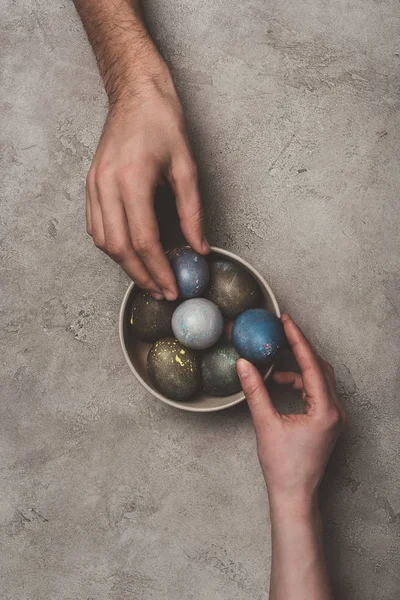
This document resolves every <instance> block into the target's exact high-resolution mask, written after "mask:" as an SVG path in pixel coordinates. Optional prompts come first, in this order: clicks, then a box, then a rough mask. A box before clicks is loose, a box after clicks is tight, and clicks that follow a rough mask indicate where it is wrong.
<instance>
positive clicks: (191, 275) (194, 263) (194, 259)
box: [168, 248, 209, 299]
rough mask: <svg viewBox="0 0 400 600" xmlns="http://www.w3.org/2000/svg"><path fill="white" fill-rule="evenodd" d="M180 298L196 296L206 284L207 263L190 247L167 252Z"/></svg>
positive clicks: (207, 278)
mask: <svg viewBox="0 0 400 600" xmlns="http://www.w3.org/2000/svg"><path fill="white" fill-rule="evenodd" d="M168 258H169V260H170V262H171V267H172V270H173V271H174V273H175V277H176V283H177V285H178V289H179V295H180V297H181V298H185V299H186V298H196V297H197V296H200V295H201V294H202V293H203V292H204V290H205V289H206V287H207V285H208V280H209V271H208V263H207V261H206V259H205V258H204V256H201V254H198V253H197V252H195V251H194V250H192V249H191V248H175V250H170V252H168Z"/></svg>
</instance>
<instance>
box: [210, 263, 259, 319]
mask: <svg viewBox="0 0 400 600" xmlns="http://www.w3.org/2000/svg"><path fill="white" fill-rule="evenodd" d="M205 297H206V298H208V299H209V300H211V301H212V302H214V303H215V304H216V305H217V306H219V308H220V309H221V311H222V314H223V315H224V316H225V317H227V318H228V319H235V318H236V317H237V316H238V315H239V314H240V313H242V312H243V311H245V310H248V309H249V308H253V307H254V306H256V305H257V303H258V302H259V301H260V298H261V292H260V288H259V286H258V284H257V282H256V280H255V279H254V278H253V277H252V276H251V275H250V273H249V272H248V271H246V269H245V268H244V267H242V266H241V265H239V264H237V263H235V262H233V261H230V260H226V259H222V260H221V259H212V260H210V284H209V287H208V289H207V292H206V293H205Z"/></svg>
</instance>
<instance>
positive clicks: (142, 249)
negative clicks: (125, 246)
mask: <svg viewBox="0 0 400 600" xmlns="http://www.w3.org/2000/svg"><path fill="white" fill-rule="evenodd" d="M154 246H155V242H154V240H150V239H147V238H138V239H136V240H133V247H134V249H135V250H136V252H137V253H138V254H139V255H140V256H148V255H149V254H150V253H151V252H152V249H153V248H154Z"/></svg>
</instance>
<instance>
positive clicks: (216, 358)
mask: <svg viewBox="0 0 400 600" xmlns="http://www.w3.org/2000/svg"><path fill="white" fill-rule="evenodd" d="M238 358H240V356H239V354H238V352H237V351H236V349H235V347H234V346H233V344H231V343H229V342H224V343H222V344H218V345H217V346H214V347H213V348H209V350H206V351H205V352H204V354H203V356H202V359H201V383H202V387H203V389H204V391H205V392H206V393H207V394H211V395H213V396H229V395H230V394H235V393H236V392H238V391H239V390H240V389H241V385H240V380H239V377H238V374H237V372H236V361H237V360H238Z"/></svg>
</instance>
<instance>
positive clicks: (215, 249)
mask: <svg viewBox="0 0 400 600" xmlns="http://www.w3.org/2000/svg"><path fill="white" fill-rule="evenodd" d="M210 251H211V252H216V253H217V254H220V255H223V256H225V257H227V258H231V259H232V260H234V261H236V262H238V263H240V264H242V265H243V266H244V267H245V268H246V269H247V270H248V271H250V272H251V273H252V274H253V275H254V276H255V277H256V279H257V280H258V281H259V282H260V283H261V284H262V286H264V287H265V289H266V290H267V292H268V295H269V297H270V299H271V302H272V304H273V306H274V309H275V313H276V315H277V317H280V316H281V311H280V309H279V305H278V302H277V300H276V298H275V294H274V293H273V291H272V289H271V288H270V286H269V285H268V283H267V282H266V281H265V279H264V277H263V276H262V275H260V273H259V272H258V271H257V270H256V269H255V268H254V267H253V266H252V265H251V264H249V263H248V262H247V261H246V260H245V259H243V258H241V257H240V256H237V254H234V253H233V252H230V251H229V250H224V249H223V248H219V247H218V246H210ZM134 287H137V286H136V283H135V282H134V281H132V282H131V283H130V285H129V286H128V288H127V289H126V291H125V294H124V297H123V299H122V303H121V308H120V311H119V326H118V330H119V339H120V343H121V348H122V352H123V354H124V356H125V360H126V362H127V363H128V365H129V368H130V370H131V371H132V373H133V374H134V375H135V377H136V379H137V380H138V381H139V382H140V383H141V384H142V386H143V387H144V388H145V389H146V390H147V391H148V392H149V393H150V394H151V395H152V396H153V397H155V398H158V400H161V402H164V404H168V405H169V406H173V407H174V408H178V409H180V410H184V411H186V412H195V413H210V412H218V411H220V410H225V409H227V408H231V407H232V406H235V405H236V404H240V402H243V400H245V395H244V393H242V394H241V396H240V397H239V398H236V399H235V400H232V401H231V402H229V403H228V404H224V405H223V406H214V407H212V408H204V407H203V408H202V407H196V406H189V405H187V404H185V403H184V402H175V401H174V400H170V399H169V398H167V397H166V396H164V395H163V394H161V393H160V392H158V391H157V390H155V389H153V388H152V387H151V386H149V384H148V383H147V382H146V381H145V380H144V379H143V377H142V376H141V375H140V373H139V372H138V371H137V369H136V368H135V366H134V365H133V363H132V361H131V359H130V357H129V354H128V351H127V348H126V344H125V339H124V317H125V309H126V305H127V303H128V300H129V298H130V295H131V293H132V290H133V288H134ZM273 369H274V363H272V365H271V366H270V367H269V369H268V370H267V372H266V373H265V375H264V381H266V380H267V379H268V378H269V377H270V375H271V373H272V371H273Z"/></svg>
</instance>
